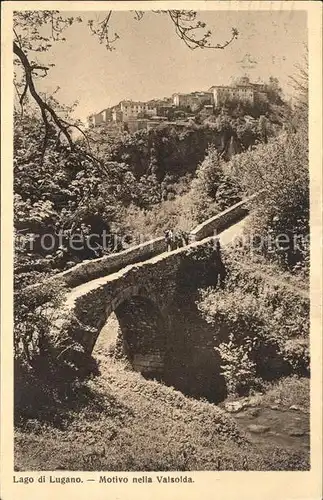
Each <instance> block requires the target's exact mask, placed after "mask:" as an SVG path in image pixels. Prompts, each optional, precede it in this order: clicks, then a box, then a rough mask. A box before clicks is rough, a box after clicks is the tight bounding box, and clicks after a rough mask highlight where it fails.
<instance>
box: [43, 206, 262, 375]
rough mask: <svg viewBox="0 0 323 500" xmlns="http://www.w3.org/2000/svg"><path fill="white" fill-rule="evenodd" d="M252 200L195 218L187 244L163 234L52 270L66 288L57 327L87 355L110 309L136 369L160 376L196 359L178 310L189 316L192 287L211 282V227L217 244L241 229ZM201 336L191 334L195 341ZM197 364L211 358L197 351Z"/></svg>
mask: <svg viewBox="0 0 323 500" xmlns="http://www.w3.org/2000/svg"><path fill="white" fill-rule="evenodd" d="M252 199H253V197H251V198H248V199H247V200H244V201H243V202H240V203H238V204H237V205H234V206H233V207H231V208H230V209H228V210H226V211H225V212H223V213H221V214H220V215H218V216H216V217H213V218H211V219H209V220H208V221H205V222H204V223H203V224H201V225H199V226H198V227H197V228H195V230H194V231H192V232H191V233H190V239H191V243H190V244H189V245H188V246H186V247H183V248H180V249H177V250H174V251H171V252H166V251H165V242H164V240H163V238H158V239H156V240H153V241H151V242H148V243H146V244H143V245H140V246H138V247H136V248H133V249H129V250H126V251H125V252H121V253H120V254H116V255H115V256H112V257H111V258H108V257H104V258H101V259H97V260H95V261H89V262H86V263H83V264H80V265H78V266H75V267H74V268H72V269H71V270H68V271H66V272H64V273H61V275H60V276H59V277H58V276H55V277H54V278H53V279H54V280H58V279H60V280H63V281H64V282H65V284H66V285H67V286H69V287H70V291H69V292H68V294H67V297H66V303H65V307H64V314H62V315H61V312H60V313H59V314H60V316H59V318H58V320H57V321H56V322H55V327H56V328H59V329H61V330H62V331H63V330H64V332H65V333H66V332H68V335H69V336H71V337H72V338H73V339H74V340H75V341H76V342H77V344H79V345H81V346H82V348H83V349H84V353H85V354H86V355H88V356H89V357H90V356H91V352H92V350H93V348H94V345H95V343H96V340H97V338H98V335H99V333H100V331H101V329H102V327H103V326H104V324H105V323H106V321H107V319H108V317H109V315H110V314H111V313H112V312H115V314H116V316H117V319H118V321H119V325H120V330H121V333H122V342H123V348H124V352H125V354H126V355H127V357H128V359H129V361H130V363H131V365H132V367H133V368H134V370H136V371H140V372H141V373H142V374H144V375H147V376H155V377H160V378H164V375H165V373H166V372H169V371H171V370H172V366H173V368H174V363H175V364H176V365H179V364H181V363H182V364H183V363H184V364H185V359H188V357H189V358H190V360H192V359H193V360H194V356H195V354H194V342H193V343H192V341H191V340H192V339H188V338H186V337H185V333H184V330H185V329H183V328H182V323H183V320H184V319H185V318H183V314H184V315H187V314H188V315H189V311H190V309H191V305H190V304H193V305H194V300H193V302H192V298H193V297H192V294H194V291H196V289H197V287H198V286H200V285H202V284H203V282H204V283H205V280H206V281H208V280H209V281H208V283H209V284H212V279H213V278H214V273H213V275H212V272H210V270H211V269H212V266H211V263H212V262H213V259H214V252H215V245H214V242H215V237H214V232H215V231H216V232H217V233H219V236H218V239H219V240H220V242H221V244H222V246H223V245H225V244H227V243H229V242H230V241H232V239H233V238H234V237H236V236H238V235H239V234H240V233H241V232H242V230H243V227H244V224H245V221H246V215H247V213H248V209H249V206H250V202H251V201H252ZM210 235H211V236H210ZM156 254H157V255H156ZM120 259H121V260H120ZM133 259H135V262H133ZM116 268H117V270H115V269H116ZM118 268H119V269H118ZM213 270H214V267H213ZM210 279H211V281H210ZM185 306H186V309H185ZM184 310H186V311H188V313H184ZM201 342H202V340H201V339H199V338H197V339H195V343H196V344H199V343H201ZM187 356H188V357H187ZM209 361H210V363H211V362H214V360H213V361H211V360H209ZM194 362H196V360H195V361H194ZM201 363H202V364H205V363H208V361H207V359H206V358H203V359H202V358H201V359H200V361H199V363H198V364H201ZM184 371H185V370H184ZM183 373H184V372H183Z"/></svg>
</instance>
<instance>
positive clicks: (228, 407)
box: [224, 401, 244, 413]
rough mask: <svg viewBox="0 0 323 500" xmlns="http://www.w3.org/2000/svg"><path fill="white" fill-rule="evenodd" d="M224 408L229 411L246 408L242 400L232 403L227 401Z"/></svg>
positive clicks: (233, 411) (234, 411) (235, 411)
mask: <svg viewBox="0 0 323 500" xmlns="http://www.w3.org/2000/svg"><path fill="white" fill-rule="evenodd" d="M224 408H225V409H226V411H228V412H229V413H237V412H238V411H241V410H242V409H243V408H244V404H243V403H241V402H240V401H233V402H232V403H225V405H224Z"/></svg>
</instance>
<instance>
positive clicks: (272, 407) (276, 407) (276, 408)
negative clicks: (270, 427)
mask: <svg viewBox="0 0 323 500" xmlns="http://www.w3.org/2000/svg"><path fill="white" fill-rule="evenodd" d="M270 408H271V409H272V410H279V406H277V405H273V406H271V407H270Z"/></svg>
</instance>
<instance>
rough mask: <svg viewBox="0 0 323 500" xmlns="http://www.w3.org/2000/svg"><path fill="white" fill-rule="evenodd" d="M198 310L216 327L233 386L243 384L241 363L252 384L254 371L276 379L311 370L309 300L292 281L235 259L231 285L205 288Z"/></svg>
mask: <svg viewBox="0 0 323 500" xmlns="http://www.w3.org/2000/svg"><path fill="white" fill-rule="evenodd" d="M226 264H227V266H228V264H229V261H228V255H226ZM198 308H199V309H200V311H201V312H202V314H203V316H204V318H205V319H206V321H207V322H208V323H210V324H211V325H214V328H216V331H217V335H216V337H215V342H216V344H217V345H216V350H217V351H218V352H219V354H220V356H221V358H222V364H223V366H224V369H223V374H224V376H225V377H226V379H227V380H229V378H230V377H232V380H233V382H232V384H233V388H237V387H238V382H239V364H240V365H241V366H242V367H243V370H244V375H243V376H244V377H245V378H246V380H247V381H248V383H250V384H251V381H252V377H253V375H256V376H257V377H262V378H264V379H268V380H270V379H274V378H278V377H280V376H282V375H288V374H291V373H295V374H298V375H302V376H304V375H305V376H306V375H308V374H309V299H307V298H305V297H304V296H303V295H302V294H300V293H299V292H298V291H297V290H293V288H292V287H291V286H287V285H286V282H284V281H282V280H276V281H275V280H274V279H272V278H271V277H270V276H268V275H267V276H266V275H265V274H264V273H259V269H258V271H255V270H254V268H253V267H252V266H250V265H249V268H248V269H246V268H245V267H244V266H243V263H241V262H237V261H234V260H233V261H231V265H229V267H228V278H227V281H226V288H225V289H224V290H214V289H212V288H211V289H210V288H209V289H207V290H204V291H202V292H201V295H200V300H199V302H198ZM219 344H220V345H219ZM253 364H254V366H255V371H253ZM242 385H247V382H246V383H244V384H242ZM228 389H229V387H228ZM241 389H242V388H241Z"/></svg>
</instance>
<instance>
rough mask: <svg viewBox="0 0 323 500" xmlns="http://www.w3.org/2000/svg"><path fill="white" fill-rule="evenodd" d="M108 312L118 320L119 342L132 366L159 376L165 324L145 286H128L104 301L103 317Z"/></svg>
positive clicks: (162, 364) (139, 370)
mask: <svg viewBox="0 0 323 500" xmlns="http://www.w3.org/2000/svg"><path fill="white" fill-rule="evenodd" d="M112 312H114V313H115V315H116V317H117V319H118V322H119V332H118V337H119V338H118V341H119V344H120V345H121V346H122V350H123V354H124V355H125V356H126V357H127V359H128V361H129V363H130V364H131V366H132V367H133V369H134V370H135V371H138V372H141V373H142V374H143V375H146V376H150V377H153V376H154V377H160V376H161V375H162V373H163V370H164V359H165V351H166V339H167V332H166V329H167V325H166V322H165V321H164V318H163V315H162V313H161V311H160V308H159V307H158V305H157V301H156V300H154V298H153V297H152V296H151V295H150V294H148V292H147V290H146V289H145V288H142V287H138V286H130V287H128V288H125V289H124V290H122V291H121V292H120V293H119V294H118V295H117V296H116V297H114V298H113V299H112V300H110V301H108V303H107V306H106V310H105V321H106V320H107V319H108V318H109V316H110V314H111V313H112ZM105 321H104V323H105ZM101 323H103V321H102V322H101ZM102 326H103V325H102ZM100 331H101V328H100ZM99 334H100V333H99V332H98V335H97V337H96V339H95V341H94V343H93V346H92V350H93V348H94V346H95V342H96V340H97V338H98V337H99Z"/></svg>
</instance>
